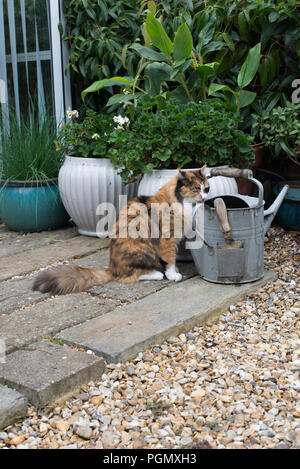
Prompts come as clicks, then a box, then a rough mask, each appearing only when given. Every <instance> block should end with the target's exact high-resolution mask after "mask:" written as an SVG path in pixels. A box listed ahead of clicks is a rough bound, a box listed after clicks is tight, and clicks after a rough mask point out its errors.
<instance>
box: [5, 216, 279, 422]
mask: <svg viewBox="0 0 300 469" xmlns="http://www.w3.org/2000/svg"><path fill="white" fill-rule="evenodd" d="M107 246H108V240H103V239H98V238H91V237H85V236H78V234H77V231H76V229H75V228H74V227H69V228H66V229H64V230H57V231H53V232H50V231H49V232H43V233H34V234H26V235H25V234H19V233H13V232H10V231H8V230H7V229H6V228H5V226H4V225H1V224H0V427H1V426H2V427H3V426H5V425H8V424H9V423H12V422H13V421H14V420H15V419H17V418H19V417H20V416H21V415H24V414H25V413H26V408H27V405H28V402H29V403H31V404H34V405H37V406H43V405H46V404H48V403H49V402H52V401H55V400H57V399H61V398H63V396H64V395H67V394H69V393H72V392H75V391H76V390H77V389H79V388H80V386H81V385H82V384H84V383H86V382H88V381H89V380H92V379H95V378H97V377H98V378H99V376H101V374H102V373H103V372H104V370H105V362H107V363H109V362H118V361H124V360H127V359H128V358H129V357H133V356H134V355H135V354H137V353H138V352H140V351H142V350H144V349H145V348H146V347H149V346H151V345H153V344H154V343H159V342H162V341H163V340H165V339H166V338H167V337H169V336H170V335H174V334H177V333H180V332H182V331H187V330H189V329H190V328H191V327H192V326H194V325H197V324H200V323H201V322H203V321H207V320H208V319H212V318H214V317H216V316H217V315H218V314H220V313H222V312H223V311H224V310H226V308H228V306H229V305H230V304H232V303H234V302H236V301H239V300H240V299H241V298H242V297H244V296H245V295H246V294H247V293H249V292H251V291H253V290H254V289H255V288H258V287H261V286H262V285H263V284H264V283H266V282H268V281H271V280H273V279H274V277H275V274H274V273H273V272H267V273H266V275H265V278H264V279H263V280H262V281H259V282H256V283H255V284H248V285H244V286H225V285H216V284H212V283H208V282H205V281H203V280H202V279H201V278H200V277H199V276H198V275H197V272H196V270H195V267H194V264H193V263H181V264H179V268H180V271H181V273H182V274H183V281H182V282H180V283H179V284H174V283H173V282H170V281H168V280H163V281H161V282H155V281H152V282H151V281H148V282H140V283H138V284H133V285H122V284H119V283H117V282H111V283H109V284H107V285H103V286H98V287H94V288H92V289H91V290H90V291H89V292H86V293H80V294H72V295H66V296H62V297H49V296H47V295H42V294H40V293H38V292H32V290H31V287H32V283H33V280H34V277H35V275H36V273H37V271H38V270H40V269H44V268H46V267H48V266H52V265H56V264H58V263H75V264H77V265H80V266H83V267H91V268H104V267H107V266H108V263H109V253H108V249H107ZM4 346H5V351H6V355H5V357H4V356H3V355H1V350H3V348H4ZM85 350H87V351H88V353H86V352H85ZM7 386H8V387H7ZM0 429H1V428H0Z"/></svg>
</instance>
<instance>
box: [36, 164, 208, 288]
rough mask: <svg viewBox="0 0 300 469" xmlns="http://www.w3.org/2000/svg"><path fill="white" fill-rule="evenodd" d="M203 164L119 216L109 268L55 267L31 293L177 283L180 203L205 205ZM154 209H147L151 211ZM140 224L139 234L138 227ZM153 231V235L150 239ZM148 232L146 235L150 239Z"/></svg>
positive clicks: (181, 173) (39, 279)
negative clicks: (132, 227) (151, 282)
mask: <svg viewBox="0 0 300 469" xmlns="http://www.w3.org/2000/svg"><path fill="white" fill-rule="evenodd" d="M204 170H205V166H203V167H202V168H201V169H200V170H198V171H193V172H191V171H183V170H179V172H178V174H177V175H176V176H175V177H174V178H172V179H171V180H170V181H169V182H168V183H167V184H165V185H164V186H163V187H162V189H160V190H159V191H158V192H157V193H156V194H155V195H154V196H152V197H137V198H135V199H133V200H132V201H130V202H129V203H128V204H127V206H126V207H125V208H123V209H122V210H121V212H120V215H119V219H118V221H117V222H116V224H115V227H114V230H113V232H112V233H111V235H110V238H111V239H110V265H109V268H108V269H104V270H94V269H86V268H82V267H78V266H74V265H72V266H66V267H57V268H54V269H50V270H47V271H43V272H41V273H40V274H39V275H38V276H37V278H36V280H35V282H34V285H33V290H38V291H40V292H42V293H47V292H49V293H51V294H54V295H64V294H68V293H77V292H81V291H84V290H88V289H89V288H91V287H93V286H95V285H102V284H105V283H107V282H110V281H113V280H117V281H119V282H122V283H133V282H137V281H139V280H162V279H163V278H164V274H165V276H166V277H167V279H169V280H173V281H175V282H179V281H180V280H181V279H182V275H181V274H180V273H179V272H178V271H177V268H176V263H175V261H176V244H177V243H178V242H179V241H180V239H181V238H182V237H183V234H180V235H179V238H178V237H176V236H177V230H176V226H175V225H176V222H177V221H178V218H179V217H183V216H184V211H183V210H180V209H182V208H183V206H185V205H187V204H188V205H189V206H190V207H191V204H192V203H201V202H203V201H204V199H205V196H206V194H207V192H208V191H209V184H208V181H207V178H206V176H205V172H204ZM166 206H167V207H172V211H170V210H169V213H168V215H169V220H168V222H169V223H167V229H166V228H165V227H164V223H163V222H164V217H165V212H164V210H160V208H161V207H166ZM153 207H154V208H155V209H156V211H155V210H154V211H152V208H153ZM132 224H135V228H136V229H137V230H135V231H133V234H131V233H130V230H129V229H128V227H130V225H132ZM142 226H143V228H144V232H143V230H142V229H141V228H142ZM153 231H154V232H155V231H156V236H153ZM149 233H150V235H149Z"/></svg>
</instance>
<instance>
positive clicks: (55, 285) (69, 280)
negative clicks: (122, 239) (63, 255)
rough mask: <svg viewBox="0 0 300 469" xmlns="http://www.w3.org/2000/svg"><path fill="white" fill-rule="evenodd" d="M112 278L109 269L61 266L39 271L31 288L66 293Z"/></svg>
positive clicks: (78, 290) (82, 289)
mask: <svg viewBox="0 0 300 469" xmlns="http://www.w3.org/2000/svg"><path fill="white" fill-rule="evenodd" d="M112 280H113V275H112V274H111V273H110V271H109V269H106V270H94V269H85V268H83V267H78V266H75V265H70V266H61V267H56V268H54V269H49V270H45V271H43V272H40V273H39V274H38V276H37V278H36V279H35V282H34V284H33V290H35V291H40V292H41V293H51V294H52V295H67V294H68V293H78V292H81V291H85V290H88V289H89V288H91V287H94V286H95V285H103V284H104V283H108V282H110V281H112Z"/></svg>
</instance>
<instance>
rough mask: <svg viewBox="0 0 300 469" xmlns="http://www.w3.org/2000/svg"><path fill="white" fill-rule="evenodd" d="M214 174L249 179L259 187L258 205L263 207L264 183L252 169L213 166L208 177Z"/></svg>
mask: <svg viewBox="0 0 300 469" xmlns="http://www.w3.org/2000/svg"><path fill="white" fill-rule="evenodd" d="M214 176H225V177H229V178H243V179H249V181H252V182H253V183H254V184H255V185H256V186H257V187H258V202H257V207H261V206H262V205H263V203H264V199H263V194H264V189H263V186H262V184H261V183H260V182H259V181H258V180H257V179H254V177H253V172H252V171H251V169H239V168H212V169H211V170H210V172H209V175H208V177H214Z"/></svg>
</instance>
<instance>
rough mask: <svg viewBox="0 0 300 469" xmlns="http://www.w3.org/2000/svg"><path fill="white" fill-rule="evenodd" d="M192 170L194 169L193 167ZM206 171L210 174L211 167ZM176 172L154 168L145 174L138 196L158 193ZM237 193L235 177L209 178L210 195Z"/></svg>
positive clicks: (174, 170)
mask: <svg viewBox="0 0 300 469" xmlns="http://www.w3.org/2000/svg"><path fill="white" fill-rule="evenodd" d="M218 168H228V166H218ZM190 171H193V169H191V170H190ZM194 171H195V170H194ZM205 172H206V174H208V173H209V168H206V170H205ZM176 174H177V169H154V170H153V171H152V173H150V174H144V176H143V178H142V180H141V182H140V184H139V189H138V196H141V195H146V196H151V195H154V194H156V192H157V191H159V190H160V189H161V188H162V187H163V186H164V185H165V184H166V183H167V182H169V181H170V179H172V178H173V177H174V176H175V175H176ZM237 193H238V186H237V183H236V180H235V179H234V178H227V177H223V176H216V177H213V178H210V179H209V197H217V196H218V195H230V194H237Z"/></svg>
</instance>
